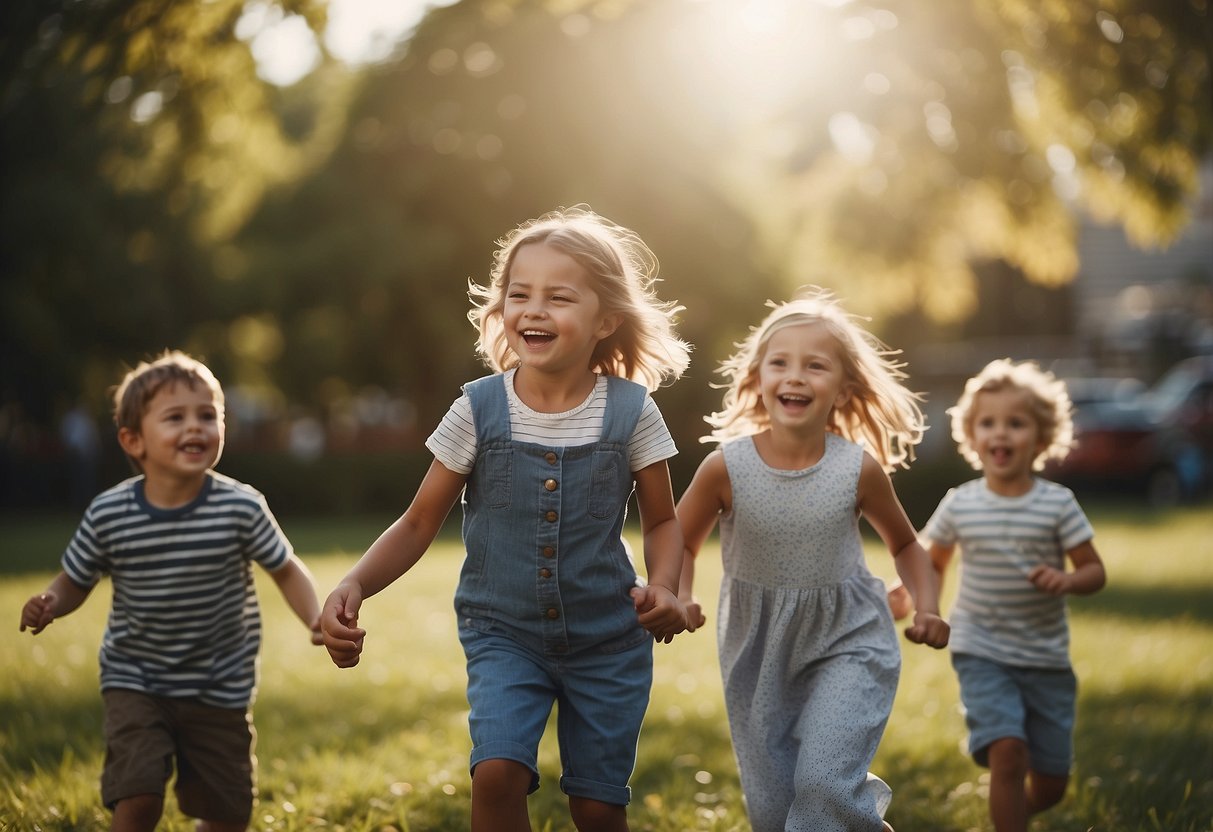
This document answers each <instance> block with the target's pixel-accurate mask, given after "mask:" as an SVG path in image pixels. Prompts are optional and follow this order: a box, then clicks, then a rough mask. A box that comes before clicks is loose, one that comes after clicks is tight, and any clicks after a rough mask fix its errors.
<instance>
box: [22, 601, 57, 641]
mask: <svg viewBox="0 0 1213 832" xmlns="http://www.w3.org/2000/svg"><path fill="white" fill-rule="evenodd" d="M56 601H58V598H57V597H56V596H55V593H53V592H43V593H40V594H38V595H35V596H34V597H33V598H30V599H29V600H28V601H26V602H25V606H24V607H22V608H21V632H23V633H24V632H25V631H26V630H27V629H29V630H32V631H33V632H32V633H31V635H35V636H36V635H38V633H40V632H42V631H43V630H45V629H46V628H47V625H49V624H50V623H51V622H52V621H54V620H55V603H56Z"/></svg>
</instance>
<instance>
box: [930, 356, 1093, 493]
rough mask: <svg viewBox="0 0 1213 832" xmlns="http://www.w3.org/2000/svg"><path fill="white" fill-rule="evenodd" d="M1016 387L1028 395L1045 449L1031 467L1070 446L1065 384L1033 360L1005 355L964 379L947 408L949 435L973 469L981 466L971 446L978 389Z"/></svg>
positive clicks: (1064, 452)
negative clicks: (949, 424)
mask: <svg viewBox="0 0 1213 832" xmlns="http://www.w3.org/2000/svg"><path fill="white" fill-rule="evenodd" d="M1003 390H1019V391H1022V392H1023V393H1025V394H1026V395H1027V396H1028V410H1029V411H1030V412H1031V414H1032V417H1033V418H1034V419H1035V420H1036V425H1037V428H1038V429H1039V431H1040V442H1041V444H1042V445H1044V446H1045V449H1044V450H1043V451H1041V452H1040V454H1038V455H1037V457H1036V458H1035V459H1034V460H1032V470H1034V471H1039V470H1041V469H1042V468H1044V467H1045V463H1046V462H1048V461H1049V460H1050V459H1057V460H1061V459H1065V458H1066V455H1067V454H1069V453H1070V449H1071V448H1073V447H1074V406H1073V404H1071V402H1070V394H1069V393H1068V392H1067V391H1066V384H1065V382H1064V381H1061V380H1059V379H1058V378H1057V377H1056V376H1054V375H1053V374H1052V373H1050V372H1048V371H1047V370H1042V369H1041V368H1040V367H1039V366H1038V365H1037V364H1036V362H1034V361H1024V362H1021V363H1019V364H1016V363H1015V362H1013V361H1011V359H1009V358H1000V359H997V360H995V361H991V362H990V363H989V364H987V365H986V366H985V367H983V368H982V370H981V372H979V373H978V374H977V375H975V376H973V377H972V378H971V379H969V380H968V381H967V382H965V389H964V392H963V393H961V395H960V400H959V401H957V402H956V406H955V407H950V408H948V415H950V416H951V417H952V438H953V439H954V440H956V444H957V445H958V446H959V447H958V450H959V451H960V455H961V456H963V457H964V458H965V459H966V460H967V461H968V463H969V464H970V465H972V466H973V468H974V469H976V470H978V471H980V470H981V467H982V466H981V458H980V457H979V456H978V454H977V450H976V449H975V448H974V447H973V441H972V440H973V418H974V413H973V406H974V404H975V403H976V401H977V395H978V394H979V393H998V392H1001V391H1003Z"/></svg>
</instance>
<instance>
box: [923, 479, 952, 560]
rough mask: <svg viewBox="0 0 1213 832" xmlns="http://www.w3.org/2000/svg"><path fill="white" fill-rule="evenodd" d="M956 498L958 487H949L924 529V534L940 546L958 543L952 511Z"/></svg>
mask: <svg viewBox="0 0 1213 832" xmlns="http://www.w3.org/2000/svg"><path fill="white" fill-rule="evenodd" d="M955 499H956V489H955V488H952V489H949V490H948V493H947V494H945V495H944V497H943V499H942V500H940V501H939V506H938V507H937V508H936V509H935V513H934V514H932V515H931V519H930V520H928V521H927V525H926V527H925V528H924V529H923V536H925V537H926V538H927V540H929V541H930V542H931V543H935V544H937V545H939V546H955V545H956V540H957V535H956V521H955V519H954V517H953V512H952V503H953V501H955Z"/></svg>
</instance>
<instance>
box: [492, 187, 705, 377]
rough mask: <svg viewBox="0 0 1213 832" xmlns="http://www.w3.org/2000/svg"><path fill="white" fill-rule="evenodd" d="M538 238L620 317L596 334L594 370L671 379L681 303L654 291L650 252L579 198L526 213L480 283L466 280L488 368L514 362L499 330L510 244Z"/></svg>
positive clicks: (679, 343)
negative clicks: (580, 272)
mask: <svg viewBox="0 0 1213 832" xmlns="http://www.w3.org/2000/svg"><path fill="white" fill-rule="evenodd" d="M536 243H543V244H544V245H547V246H551V247H552V248H554V249H556V250H557V251H560V252H563V253H564V254H567V255H568V256H569V257H571V258H573V260H575V261H576V262H577V263H578V265H580V266H581V267H582V268H583V269H585V271H586V274H587V275H588V276H589V278H590V281H591V283H592V285H593V288H594V292H595V293H596V294H597V295H598V300H599V302H600V303H601V304H602V311H603V312H605V313H607V314H618V315H620V316H621V317H622V319H623V322H622V323H621V324H620V325H619V327H618V328H617V329H616V330H615V332H614V333H612V334H611V335H610V336H609V337H607V338H604V339H603V340H602V341H600V342H599V343H598V345H597V347H596V348H595V349H594V354H593V356H592V357H591V359H590V368H591V369H592V370H595V371H596V372H601V373H606V374H608V375H615V376H621V377H622V378H626V379H630V380H632V381H635V382H638V383H640V384H643V385H644V386H645V387H647V388H648V389H649V391H650V392H652V391H653V390H656V389H657V388H658V387H660V386H662V385H663V384H667V383H671V382H673V381H675V380H676V379H678V377H679V376H681V375H682V373H683V371H684V370H686V368H687V365H688V364H689V363H690V360H691V359H690V352H691V346H690V344H688V343H687V342H686V341H683V340H682V339H681V338H679V337H678V336H677V334H676V333H675V332H674V323H675V319H676V316H677V314H678V312H680V311H682V309H683V307H682V306H679V305H677V304H676V303H674V302H668V303H667V302H664V301H661V300H660V299H658V297H657V293H656V291H655V290H654V288H653V286H654V284H655V283H656V282H657V280H658V278H657V268H658V266H657V257H656V256H655V255H654V254H653V252H652V251H651V250H650V249H649V247H648V246H647V245H645V244H644V241H642V240H641V239H640V237H639V236H638V235H637V234H636V233H635V232H634V231H631V230H629V229H627V228H624V227H623V226H620V225H616V224H615V223H613V222H611V221H610V220H607V219H605V218H604V217H601V216H599V215H598V214H595V213H594V212H593V211H591V210H590V209H589V207H588V206H585V205H575V206H573V207H572V208H560V209H557V210H555V211H551V212H549V213H547V214H544V215H543V216H541V217H538V218H537V219H533V220H529V221H527V222H525V223H523V224H522V225H520V226H518V227H517V228H515V229H514V230H513V231H511V232H510V233H509V234H507V235H506V236H505V237H503V238H502V239H500V240H498V241H497V250H496V251H495V252H494V253H493V267H492V271H491V272H490V279H489V285H488V286H481V285H479V284H477V283H476V282H475V281H472V280H469V281H468V295H469V296H470V297H471V298H472V309H471V310H470V311H469V312H468V320H470V321H471V322H472V325H473V326H474V327H476V329H477V331H478V332H479V333H480V337H479V338H478V339H477V341H476V351H477V352H478V353H479V354H480V356H481V359H482V360H483V361H484V363H485V364H487V365H488V366H489V367H490V368H491V369H492V370H494V371H495V372H501V371H503V370H508V369H510V368H511V367H514V366H517V365H518V363H519V359H518V355H517V354H516V353H515V352H514V351H513V350H512V349H510V345H509V342H508V341H507V340H506V335H505V322H504V314H503V310H504V307H505V296H506V289H507V288H508V285H509V281H510V268H511V266H512V265H513V263H514V257H515V255H516V254H517V253H518V250H519V249H520V248H522V247H523V246H526V245H532V244H536Z"/></svg>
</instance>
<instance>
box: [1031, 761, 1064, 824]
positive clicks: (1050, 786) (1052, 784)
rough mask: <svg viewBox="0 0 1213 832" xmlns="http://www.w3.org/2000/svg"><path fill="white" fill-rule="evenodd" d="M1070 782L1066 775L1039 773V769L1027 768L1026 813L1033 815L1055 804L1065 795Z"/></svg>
mask: <svg viewBox="0 0 1213 832" xmlns="http://www.w3.org/2000/svg"><path fill="white" fill-rule="evenodd" d="M1069 783H1070V778H1069V777H1068V776H1067V775H1064V774H1063V775H1061V776H1060V777H1059V776H1057V775H1055V774H1041V773H1040V772H1039V771H1033V770H1031V769H1029V770H1028V783H1027V787H1026V794H1027V801H1028V814H1029V815H1034V814H1036V813H1037V812H1043V811H1044V810H1045V809H1049V808H1051V807H1053V806H1056V805H1057V804H1058V803H1060V802H1061V799H1062V798H1063V797H1065V796H1066V786H1068V785H1069Z"/></svg>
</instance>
